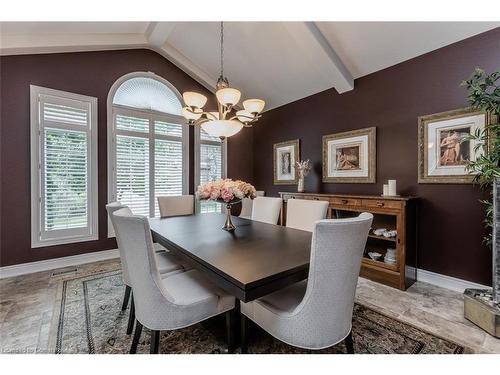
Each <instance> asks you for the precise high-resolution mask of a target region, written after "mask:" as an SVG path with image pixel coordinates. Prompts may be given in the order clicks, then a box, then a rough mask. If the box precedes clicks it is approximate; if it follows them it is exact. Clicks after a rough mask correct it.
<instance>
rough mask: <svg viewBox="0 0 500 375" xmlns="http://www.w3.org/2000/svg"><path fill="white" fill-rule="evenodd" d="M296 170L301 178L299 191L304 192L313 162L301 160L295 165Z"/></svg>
mask: <svg viewBox="0 0 500 375" xmlns="http://www.w3.org/2000/svg"><path fill="white" fill-rule="evenodd" d="M295 169H296V170H297V175H298V178H299V182H298V186H297V191H298V192H299V193H302V192H304V177H306V176H307V175H308V174H309V172H310V171H311V169H312V166H311V162H310V161H309V159H307V160H305V161H304V160H301V161H298V162H296V163H295Z"/></svg>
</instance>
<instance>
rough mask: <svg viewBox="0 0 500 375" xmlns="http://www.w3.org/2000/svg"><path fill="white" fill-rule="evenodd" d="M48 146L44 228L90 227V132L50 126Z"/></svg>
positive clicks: (46, 132)
mask: <svg viewBox="0 0 500 375" xmlns="http://www.w3.org/2000/svg"><path fill="white" fill-rule="evenodd" d="M44 145H45V147H44V158H45V165H44V175H45V179H44V181H43V182H42V183H43V184H44V191H45V197H44V202H45V216H44V221H45V224H44V230H45V231H50V230H59V229H70V228H85V227H87V226H88V224H89V223H88V219H87V218H88V215H87V181H88V171H87V135H86V134H85V133H84V132H76V131H68V130H59V129H51V128H46V129H45V132H44Z"/></svg>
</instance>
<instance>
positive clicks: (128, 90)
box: [113, 77, 182, 115]
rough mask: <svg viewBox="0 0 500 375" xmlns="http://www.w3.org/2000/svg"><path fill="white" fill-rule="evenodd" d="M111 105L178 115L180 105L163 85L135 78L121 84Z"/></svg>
mask: <svg viewBox="0 0 500 375" xmlns="http://www.w3.org/2000/svg"><path fill="white" fill-rule="evenodd" d="M113 104H120V105H124V106H127V107H132V108H140V109H147V110H150V109H152V110H154V111H158V112H163V113H173V114H175V115H180V114H181V110H182V104H181V102H180V100H179V98H178V97H177V94H175V93H174V91H173V90H172V89H171V88H170V87H168V86H167V85H165V84H164V83H162V82H160V81H158V80H156V79H153V78H149V77H135V78H130V79H128V80H126V81H125V82H123V83H122V84H121V85H120V87H119V88H118V90H116V93H115V96H114V98H113Z"/></svg>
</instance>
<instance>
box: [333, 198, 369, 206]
mask: <svg viewBox="0 0 500 375" xmlns="http://www.w3.org/2000/svg"><path fill="white" fill-rule="evenodd" d="M330 203H331V204H334V205H338V206H360V205H361V199H355V198H331V199H330Z"/></svg>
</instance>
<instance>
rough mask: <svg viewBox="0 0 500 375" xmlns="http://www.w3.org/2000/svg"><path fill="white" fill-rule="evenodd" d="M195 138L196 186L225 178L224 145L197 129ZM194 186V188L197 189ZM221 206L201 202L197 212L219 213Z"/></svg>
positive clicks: (216, 138)
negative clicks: (196, 151)
mask: <svg viewBox="0 0 500 375" xmlns="http://www.w3.org/2000/svg"><path fill="white" fill-rule="evenodd" d="M198 132H199V136H198V137H197V141H198V142H197V148H198V150H199V151H198V154H199V157H198V159H199V160H198V161H197V162H198V165H197V166H196V168H197V181H196V183H197V186H198V185H200V184H203V183H206V182H210V181H215V180H219V179H221V178H224V177H225V143H223V142H221V140H220V139H219V138H218V137H212V136H210V135H208V134H207V133H206V132H205V131H204V130H203V129H201V128H199V130H198ZM197 186H196V187H197ZM221 211H222V205H220V204H219V203H216V202H213V201H201V202H200V205H199V212H200V213H206V212H221Z"/></svg>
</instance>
